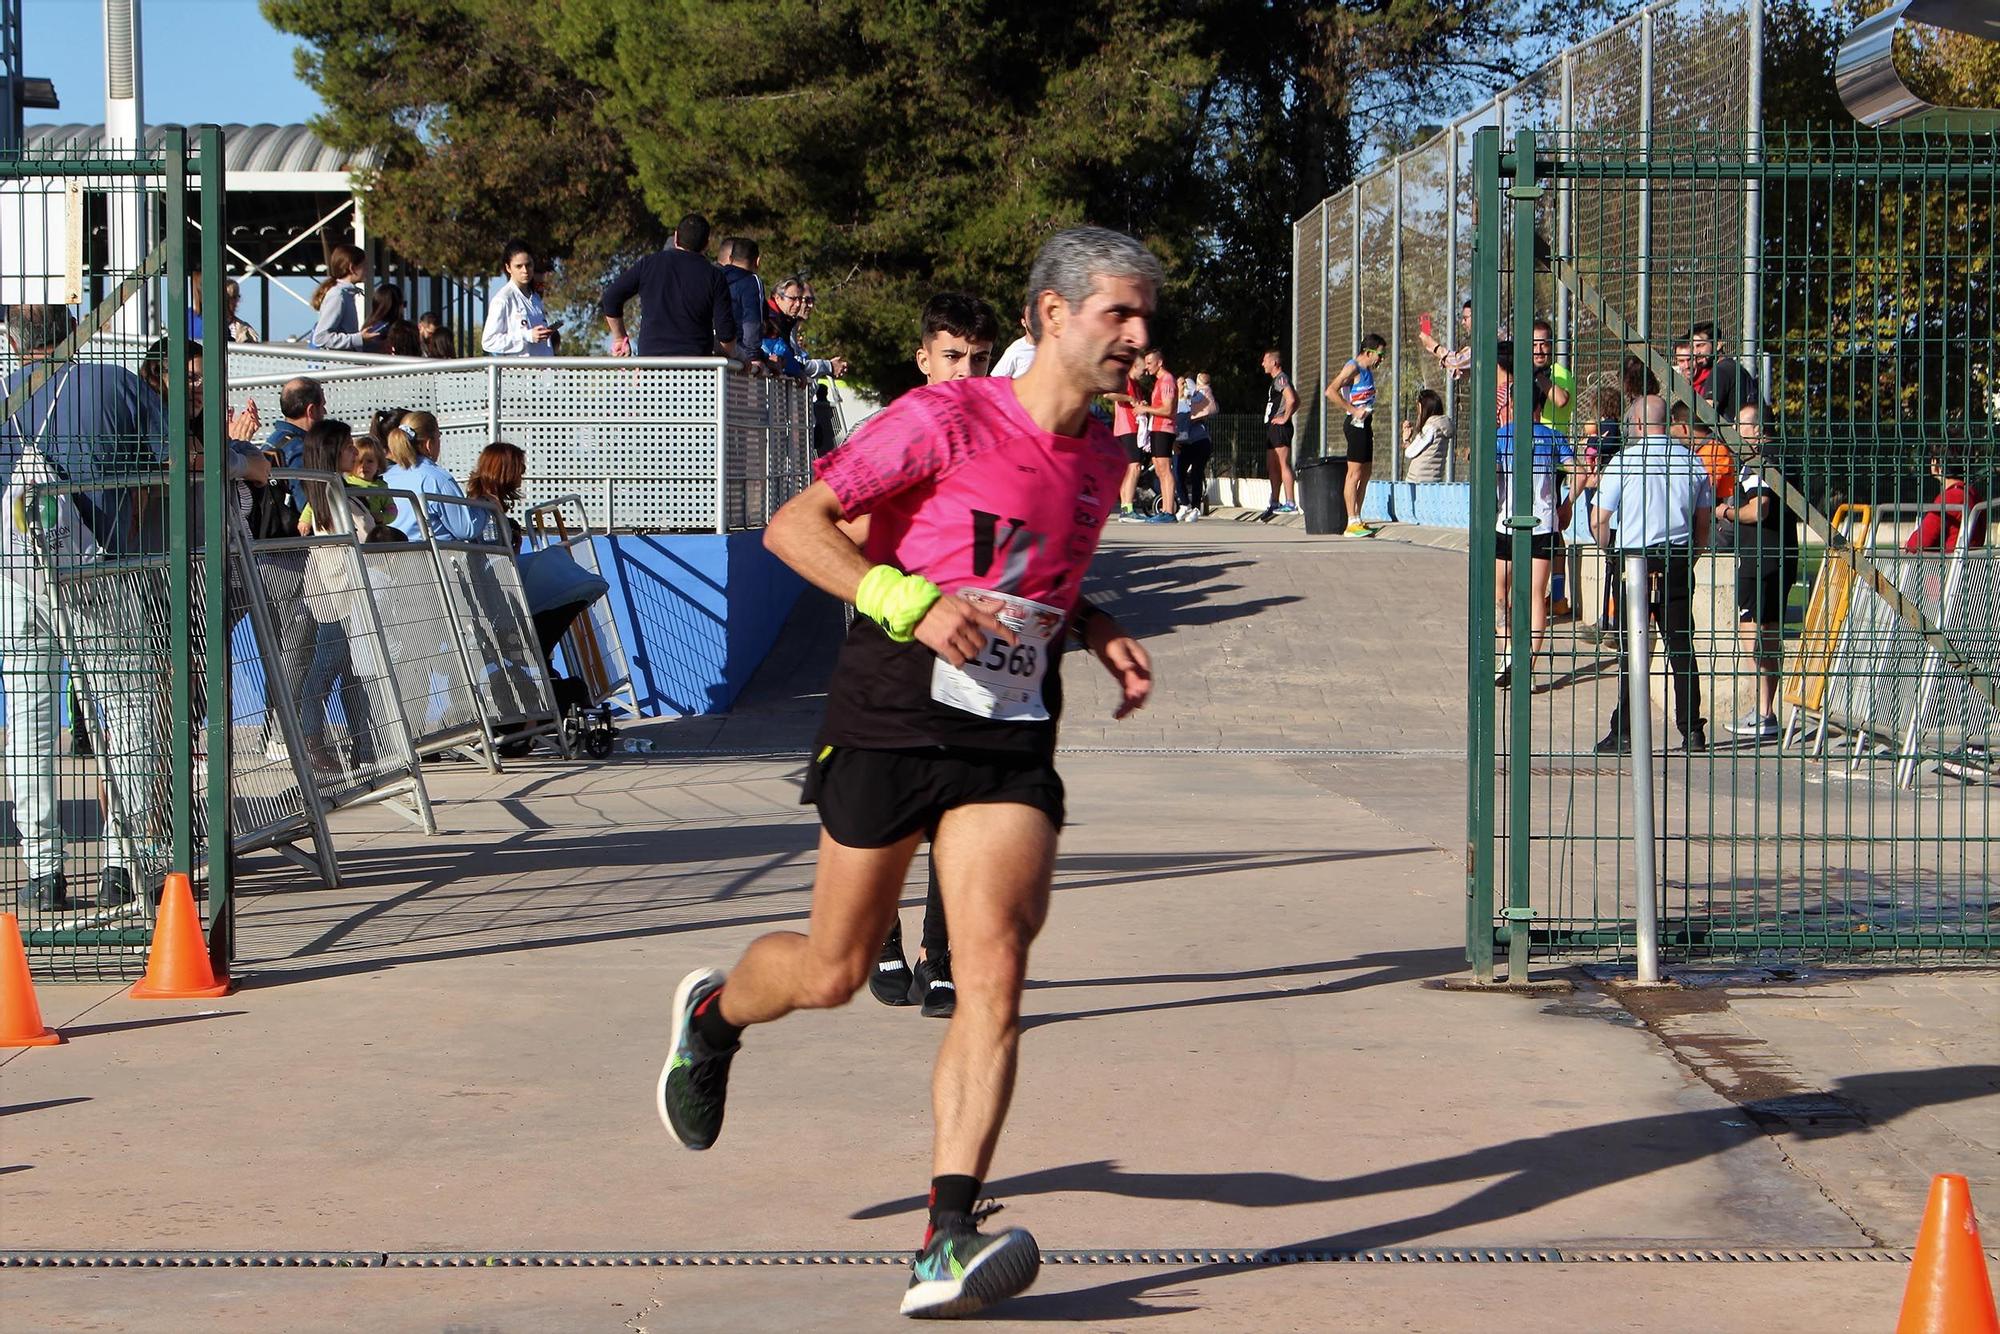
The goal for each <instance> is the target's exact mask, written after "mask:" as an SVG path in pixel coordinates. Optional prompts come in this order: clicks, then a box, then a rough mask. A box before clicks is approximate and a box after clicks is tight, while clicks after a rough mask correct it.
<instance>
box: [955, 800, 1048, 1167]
mask: <svg viewBox="0 0 2000 1334" xmlns="http://www.w3.org/2000/svg"><path fill="white" fill-rule="evenodd" d="M931 855H932V856H934V857H936V858H937V860H938V875H939V878H940V883H941V884H942V886H943V889H944V901H945V912H946V915H947V916H948V917H949V918H950V920H951V958H952V970H953V977H954V980H955V981H956V982H957V984H958V1009H957V1011H956V1012H955V1013H954V1014H953V1015H952V1018H951V1027H950V1028H948V1029H947V1030H945V1036H944V1045H943V1046H942V1047H940V1048H939V1050H938V1059H937V1069H936V1072H935V1073H934V1074H933V1076H932V1079H931V1105H932V1110H933V1114H934V1115H935V1117H936V1121H937V1126H936V1130H935V1139H934V1141H933V1148H932V1153H931V1161H932V1164H933V1166H932V1169H931V1170H932V1174H933V1175H934V1176H947V1175H964V1176H970V1177H975V1178H977V1179H979V1180H981V1181H984V1180H985V1179H986V1169H987V1168H988V1166H990V1165H991V1163H992V1161H993V1146H994V1144H995V1143H996V1142H997V1141H998V1140H999V1138H1000V1125H1001V1123H1002V1122H1003V1121H1004V1120H1005V1119H1006V1116H1007V1104H1008V1102H1009V1101H1010V1100H1011V1099H1012V1097H1013V1095H1014V1068H1015V1061H1016V1057H1017V1056H1018V1054H1019V1050H1020V1038H1021V1033H1020V1019H1021V984H1022V982H1023V980H1024V979H1025V978H1026V977H1027V970H1028V946H1029V945H1030V944H1031V943H1032V942H1033V941H1034V939H1035V935H1036V933H1038V932H1039V931H1040V930H1041V929H1042V922H1043V920H1044V919H1045V918H1046V917H1047V916H1048V909H1049V879H1050V876H1051V875H1052V874H1053V872H1054V869H1055V856H1056V831H1055V827H1054V826H1053V825H1051V824H1050V823H1049V817H1048V816H1047V815H1045V814H1043V813H1042V812H1041V811H1039V810H1037V809H1035V808H1034V807H1032V806H1023V805H1016V804H1011V803H1006V804H1001V803H996V804H990V805H978V806H961V807H959V808H957V809H956V810H953V811H949V812H947V813H946V815H945V817H944V820H943V822H942V823H941V824H940V826H939V828H938V837H937V841H936V842H935V843H934V844H933V845H932V854H931Z"/></svg>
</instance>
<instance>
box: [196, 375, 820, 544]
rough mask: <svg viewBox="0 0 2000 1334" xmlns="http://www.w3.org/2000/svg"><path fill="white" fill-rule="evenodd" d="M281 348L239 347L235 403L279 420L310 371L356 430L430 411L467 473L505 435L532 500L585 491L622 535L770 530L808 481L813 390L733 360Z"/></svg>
mask: <svg viewBox="0 0 2000 1334" xmlns="http://www.w3.org/2000/svg"><path fill="white" fill-rule="evenodd" d="M277 346H285V345H258V346H255V347H253V348H251V349H250V350H249V351H248V352H241V351H236V350H232V352H231V353H230V365H231V369H230V376H229V402H230V405H231V408H232V410H234V409H237V408H240V407H241V406H242V405H243V403H244V402H245V401H246V400H248V399H251V398H256V399H258V400H259V407H260V409H261V410H262V412H263V416H264V419H265V420H266V421H267V422H269V421H275V420H276V411H275V404H276V400H277V394H278V390H279V389H280V387H281V386H283V384H284V383H285V382H286V381H287V380H289V379H291V378H293V377H294V376H296V375H301V374H309V375H311V376H312V378H313V379H315V380H317V381H319V383H320V385H321V386H322V388H323V389H324V391H325V394H326V404H327V415H329V416H331V417H336V418H339V419H340V420H343V421H346V422H348V423H349V424H351V425H353V426H354V427H355V428H356V430H357V432H359V431H365V430H366V429H367V424H368V422H369V420H370V418H371V416H372V414H374V413H375V412H377V411H381V410H386V409H396V408H400V409H402V410H404V411H423V412H429V413H433V414H434V415H435V416H436V417H437V419H438V425H439V428H440V430H441V432H442V434H443V451H442V454H441V456H440V458H439V463H440V464H441V465H442V466H443V467H444V468H445V469H446V470H448V471H450V472H451V473H453V474H454V475H455V476H459V477H464V476H466V475H468V474H469V473H470V471H471V469H472V465H473V463H474V462H475V461H476V460H477V458H478V456H479V451H480V450H481V449H483V448H484V447H485V446H486V445H488V444H491V443H492V442H494V441H496V440H506V441H509V442H511V443H513V444H516V445H519V446H520V447H521V448H522V449H523V450H524V451H526V453H527V458H528V473H527V479H526V481H525V483H524V486H523V491H522V499H523V500H524V501H525V502H526V503H527V504H529V505H531V506H532V505H539V504H543V503H546V502H549V501H554V500H557V499H560V498H561V497H563V496H567V495H578V496H583V497H585V498H587V500H588V501H589V503H590V505H591V507H592V508H593V510H595V511H596V512H598V513H599V514H601V515H602V516H603V519H602V521H603V523H604V525H605V527H606V528H607V529H609V530H612V531H635V530H636V531H655V532H718V533H720V532H727V531H729V530H731V529H738V528H754V527H759V526H761V525H762V524H764V523H765V522H767V521H768V520H769V519H770V516H771V515H772V514H773V513H774V512H775V511H776V510H777V507H778V506H780V505H782V504H783V503H784V502H785V501H786V500H789V499H790V498H791V497H792V496H794V495H796V494H798V492H799V491H801V490H803V489H804V488H805V486H806V484H807V483H808V482H809V481H810V480H811V458H812V449H811V420H812V415H811V401H810V397H809V389H808V386H806V385H805V384H804V383H803V382H801V381H797V380H789V379H778V378H767V377H752V376H748V375H744V374H742V373H741V372H740V371H739V370H737V369H735V363H733V362H729V361H725V360H723V359H721V358H717V357H693V358H683V357H536V358H518V357H515V358H488V357H480V358H467V359H464V360H458V361H421V360H413V359H410V358H405V357H372V356H368V355H367V354H362V353H330V352H318V351H315V350H313V349H310V348H297V349H293V350H292V352H291V354H290V357H289V359H287V358H286V356H285V355H284V354H282V353H280V352H278V351H276V350H274V348H275V347H277ZM280 363H282V364H280ZM246 366H254V367H256V368H257V370H256V373H255V374H245V373H244V370H245V368H246Z"/></svg>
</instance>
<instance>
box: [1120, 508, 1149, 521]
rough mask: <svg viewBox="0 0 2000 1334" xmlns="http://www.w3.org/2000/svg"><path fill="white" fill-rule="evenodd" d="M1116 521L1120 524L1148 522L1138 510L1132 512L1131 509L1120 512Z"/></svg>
mask: <svg viewBox="0 0 2000 1334" xmlns="http://www.w3.org/2000/svg"><path fill="white" fill-rule="evenodd" d="M1116 521H1117V522H1118V523H1144V522H1145V521H1146V516H1145V515H1143V514H1141V513H1139V511H1137V510H1130V509H1126V510H1119V511H1118V514H1117V516H1116Z"/></svg>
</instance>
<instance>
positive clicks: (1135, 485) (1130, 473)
mask: <svg viewBox="0 0 2000 1334" xmlns="http://www.w3.org/2000/svg"><path fill="white" fill-rule="evenodd" d="M1138 495H1139V465H1138V464H1136V463H1128V464H1126V465H1125V480H1124V481H1123V482H1120V483H1119V484H1118V508H1119V509H1121V510H1129V509H1131V508H1132V502H1133V501H1134V500H1136V499H1137V498H1138Z"/></svg>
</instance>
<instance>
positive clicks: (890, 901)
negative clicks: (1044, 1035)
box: [657, 227, 1161, 1316]
mask: <svg viewBox="0 0 2000 1334" xmlns="http://www.w3.org/2000/svg"><path fill="white" fill-rule="evenodd" d="M1160 280H1161V271H1160V265H1159V262H1158V261H1157V260H1156V259H1154V258H1153V256H1152V255H1151V254H1149V253H1148V252H1147V251H1146V250H1145V248H1144V247H1142V246H1140V245H1139V243H1138V242H1136V241H1134V240H1132V239H1131V238H1130V237H1126V236H1121V235H1119V234H1118V233H1116V232H1109V231H1105V230H1103V229H1101V228H1095V227H1082V228H1076V229H1073V230H1070V231H1066V232H1062V233H1059V234H1057V235H1056V236H1054V237H1051V238H1050V239H1049V241H1048V242H1047V244H1045V245H1044V246H1043V247H1042V252H1041V254H1040V255H1039V256H1037V258H1036V260H1035V264H1034V268H1033V270H1032V272H1031V274H1030V278H1029V283H1028V292H1029V305H1030V321H1031V324H1032V325H1033V332H1034V334H1035V336H1036V355H1035V363H1034V365H1033V366H1032V367H1030V368H1029V370H1028V372H1027V374H1026V375H1023V376H1022V377H1021V378H1020V379H1018V380H1002V379H993V378H986V379H966V380H959V381H954V382H953V383H950V384H941V385H934V386H930V387H927V388H923V389H919V390H916V391H915V392H913V393H910V394H906V395H904V396H903V397H902V398H901V399H899V400H897V401H896V402H895V403H892V404H891V405H889V407H887V408H885V409H884V410H883V411H882V412H880V413H878V414H876V415H875V416H874V417H873V418H871V419H869V421H868V422H867V423H866V424H865V425H864V426H862V427H861V429H860V430H858V431H856V432H855V434H854V436H853V438H852V439H851V440H849V442H848V443H847V444H846V445H844V446H842V447H841V448H840V449H838V450H836V451H834V452H833V453H832V454H830V455H828V456H827V458H826V460H825V463H824V466H823V469H822V472H821V474H820V478H819V480H818V481H816V482H814V483H813V485H812V486H811V487H809V488H807V490H806V491H805V492H804V493H803V494H802V495H800V496H799V497H797V498H796V499H794V500H792V501H791V502H789V503H788V504H787V505H786V506H785V507H784V508H783V509H782V510H780V511H779V513H778V514H777V515H776V516H775V517H774V518H773V519H772V521H771V525H770V527H769V528H768V529H767V530H766V533H765V541H766V542H767V543H768V545H769V546H770V547H771V549H772V550H773V551H774V552H776V553H777V554H778V555H779V556H780V557H781V558H783V559H784V560H785V561H786V563H788V564H789V565H791V566H792V567H793V568H794V569H796V570H798V571H799V572H800V573H801V574H803V575H805V576H806V577H807V578H808V579H810V580H811V581H812V582H814V583H815V584H817V585H818V586H819V587H821V588H823V589H825V590H826V591H827V592H829V593H832V594H833V595H834V596H835V597H838V598H841V599H843V600H845V601H851V602H853V603H854V604H855V605H856V606H857V607H858V608H859V609H860V610H861V612H862V616H861V617H857V618H856V620H855V623H854V627H853V629H852V630H851V631H850V632H849V634H848V637H847V641H846V643H845V644H844V645H843V647H842V650H841V656H840V661H839V664H838V666H837V667H836V669H835V673H834V678H833V681H832V683H831V685H830V686H829V689H828V697H827V713H826V719H825V722H824V723H823V724H822V726H821V730H820V735H819V739H818V742H817V747H818V748H817V750H816V753H815V755H814V757H813V761H812V764H811V766H810V768H809V770H808V774H807V779H806V791H805V800H807V801H809V802H811V803H813V804H815V805H817V806H818V807H819V813H820V821H821V825H822V832H821V836H820V847H819V868H818V873H817V876H816V879H815V882H814V886H813V906H812V916H811V924H810V927H809V929H808V932H807V934H805V935H800V934H797V933H795V932H774V933H772V934H770V935H766V936H763V937H761V938H760V939H758V940H757V941H755V942H754V943H752V945H751V946H750V948H749V950H748V951H747V952H746V953H745V954H744V956H743V958H742V960H741V962H739V963H738V964H737V966H736V969H735V970H734V971H733V972H731V973H729V974H728V975H727V976H726V977H725V975H724V974H723V973H721V972H720V971H717V970H714V969H706V968H704V969H697V970H696V971H694V972H692V973H689V974H688V975H687V976H686V977H685V978H683V979H682V981H681V983H680V986H679V988H678V990H677V991H676V993H675V995H674V1000H673V1009H672V1012H671V1019H670V1022H671V1025H672V1033H673V1049H672V1052H671V1054H670V1056H669V1057H668V1060H667V1063H666V1066H665V1068H664V1069H663V1070H662V1071H661V1074H660V1080H659V1084H658V1086H657V1096H658V1102H659V1111H660V1116H661V1119H662V1120H663V1121H664V1122H665V1123H666V1124H667V1126H668V1128H669V1129H670V1130H671V1131H672V1132H673V1135H674V1137H675V1138H676V1139H677V1140H679V1141H680V1142H681V1143H682V1144H683V1145H685V1146H686V1147H688V1148H691V1149H706V1148H708V1147H709V1146H710V1145H712V1144H713V1143H715V1140H716V1136H717V1135H718V1134H719V1133H720V1132H721V1129H722V1120H723V1110H724V1099H725V1097H726V1094H727V1087H728V1073H729V1066H730V1062H731V1061H732V1060H733V1059H734V1057H735V1055H736V1053H737V1051H738V1049H739V1042H738V1039H739V1038H740V1036H741V1034H742V1031H743V1029H744V1028H746V1027H748V1026H749V1025H752V1024H760V1023H768V1022H770V1021H771V1020H774V1019H777V1018H780V1017H782V1016H783V1015H786V1014H788V1013H790V1012H791V1011H793V1010H798V1009H807V1008H829V1007H832V1006H837V1005H842V1004H845V1003H846V1001H847V1000H848V999H849V998H850V997H851V996H853V994H854V992H855V991H856V989H858V988H859V987H860V986H861V984H862V982H863V980H864V979H865V978H866V977H867V976H868V969H869V965H870V963H871V962H872V961H873V960H874V958H875V954H876V950H877V947H878V946H879V944H880V942H881V940H882V938H883V935H884V934H885V933H886V932H887V930H888V927H889V919H890V918H891V917H892V916H893V915H894V914H895V910H896V900H897V896H898V895H899V893H900V892H901V889H902V885H903V879H904V875H905V873H906V871H907V869H908V867H909V863H910V857H911V855H912V854H913V853H914V852H915V850H916V847H917V844H918V843H919V842H920V841H922V839H923V838H924V837H925V836H926V834H927V833H928V834H930V835H931V836H932V841H933V847H934V849H935V855H936V857H937V863H938V873H939V878H940V880H941V881H942V884H943V890H944V900H945V906H946V908H947V910H948V911H949V913H950V917H951V921H952V925H953V936H954V940H953V955H954V959H953V968H954V972H955V973H956V976H957V982H958V991H959V996H958V1011H957V1013H956V1014H954V1015H953V1016H952V1020H951V1026H950V1028H949V1029H948V1030H947V1031H946V1034H945V1039H944V1043H943V1045H942V1047H941V1048H940V1049H939V1052H938V1060H937V1068H936V1071H935V1074H934V1077H933V1082H932V1107H933V1112H934V1114H935V1120H936V1128H935V1132H934V1138H933V1152H932V1174H933V1175H932V1178H931V1191H930V1226H929V1229H928V1231H927V1232H926V1234H925V1238H924V1243H923V1248H922V1249H921V1250H920V1251H919V1252H918V1254H917V1256H916V1259H915V1262H914V1265H913V1269H914V1272H913V1274H912V1275H911V1279H910V1285H909V1289H908V1291H907V1292H906V1293H905V1294H904V1297H903V1304H902V1310H903V1312H904V1314H906V1315H918V1316H950V1315H965V1314H969V1313H971V1312H973V1311H976V1310H980V1309H983V1308H984V1307H986V1306H988V1305H990V1304H992V1303H993V1302H995V1301H999V1300H1001V1299H1002V1298H1005V1297H1008V1296H1011V1295H1013V1294H1014V1293H1017V1292H1019V1291H1021V1290H1022V1289H1023V1288H1025V1287H1027V1286H1028V1284H1029V1283H1031V1282H1033V1281H1034V1277H1035V1274H1036V1272H1037V1271H1038V1269H1039V1268H1040V1263H1041V1260H1040V1251H1039V1249H1038V1248H1037V1246H1036V1244H1035V1240H1034V1238H1033V1237H1031V1236H1029V1235H1028V1233H1027V1232H1025V1231H1023V1230H1021V1229H1019V1228H1011V1229H1008V1230H1006V1231H1004V1232H1000V1233H996V1234H991V1235H988V1234H983V1233H981V1232H979V1231H978V1223H979V1222H980V1220H981V1219H983V1218H984V1217H986V1215H987V1213H988V1212H989V1211H986V1210H980V1211H978V1212H976V1213H975V1211H974V1205H975V1203H976V1201H977V1199H978V1195H979V1188H980V1184H981V1182H982V1181H983V1180H984V1179H985V1177H986V1174H987V1170H988V1168H989V1167H990V1165H991V1163H992V1158H993V1149H994V1145H995V1144H996V1142H997V1141H998V1139H999V1135H1000V1126H1001V1122H1002V1121H1003V1120H1004V1118H1005V1116H1006V1112H1007V1104H1008V1101H1009V1099H1010V1098H1011V1096H1012V1093H1013V1086H1014V1071H1015V1063H1016V1058H1017V1055H1018V1047H1019V1030H1020V1003H1021V985H1022V979H1023V977H1024V976H1025V973H1026V968H1027V959H1028V948H1029V945H1030V943H1031V942H1032V941H1033V940H1034V937H1035V934H1036V932H1037V931H1039V930H1040V928H1041V924H1042V921H1043V918H1044V917H1045V915H1046V913H1047V910H1048V897H1049V883H1050V879H1051V876H1052V873H1053V870H1054V865H1055V853H1056V832H1057V830H1058V829H1059V828H1060V827H1061V825H1062V822H1063V810H1064V807H1063V785H1062V780H1061V779H1060V778H1059V777H1057V775H1056V772H1055V768H1054V764H1053V757H1054V749H1055V733H1056V726H1057V721H1058V719H1059V718H1060V716H1061V711H1062V686H1061V675H1060V650H1061V648H1062V636H1063V634H1064V633H1065V631H1070V632H1074V633H1077V634H1078V635H1079V636H1080V637H1081V638H1082V639H1083V641H1084V643H1085V644H1086V645H1087V646H1088V647H1089V648H1090V650H1091V651H1092V652H1093V653H1094V654H1095V655H1096V656H1097V657H1098V659H1099V660H1100V661H1101V662H1103V663H1104V665H1105V667H1106V669H1107V670H1109V671H1110V672H1111V674H1112V676H1113V677H1114V679H1116V680H1117V681H1118V683H1119V686H1120V690H1121V692H1122V695H1123V699H1122V702H1121V703H1120V704H1119V706H1118V709H1117V715H1118V716H1120V717H1122V716H1124V715H1126V714H1128V713H1130V712H1131V711H1132V710H1133V709H1136V708H1138V707H1140V706H1141V705H1143V704H1144V703H1145V702H1146V697H1147V695H1148V694H1149V693H1150V691H1151V689H1152V679H1151V667H1150V664H1149V662H1148V659H1147V657H1146V653H1145V650H1144V649H1142V648H1141V647H1140V646H1139V644H1138V643H1137V642H1136V641H1135V640H1133V639H1132V638H1131V637H1130V636H1129V635H1127V634H1125V633H1124V632H1123V631H1122V630H1121V629H1119V628H1118V626H1117V624H1116V623H1115V622H1114V621H1113V620H1112V619H1111V618H1110V617H1109V616H1106V615H1104V614H1103V613H1101V612H1098V611H1096V610H1095V609H1094V608H1091V607H1090V606H1089V605H1088V604H1087V603H1084V602H1083V601H1082V600H1081V599H1080V597H1079V590H1080V587H1081V584H1082V581H1083V576H1084V572H1085V569H1086V567H1087V566H1088V564H1089V561H1090V558H1091V556H1092V555H1093V554H1094V553H1095V551H1096V549H1097V542H1098V538H1099V536H1100V534H1101V530H1102V527H1103V524H1104V522H1105V520H1106V518H1107V517H1109V514H1110V509H1111V505H1112V501H1113V496H1114V493H1115V490H1116V487H1117V485H1118V479H1119V474H1120V471H1121V460H1120V456H1119V454H1118V452H1117V447H1116V446H1115V445H1114V444H1113V443H1112V441H1111V439H1110V438H1109V437H1108V436H1107V434H1106V433H1105V431H1104V430H1103V428H1102V427H1101V426H1099V425H1096V424H1094V423H1093V421H1092V419H1091V417H1090V415H1089V408H1090V403H1091V400H1092V399H1093V398H1095V397H1097V396H1099V395H1102V394H1106V393H1110V392H1113V391H1115V390H1117V389H1119V388H1120V387H1121V386H1122V385H1123V384H1124V382H1125V379H1126V377H1127V376H1128V375H1129V373H1130V371H1131V367H1132V363H1133V361H1134V359H1135V358H1136V357H1137V355H1138V352H1139V349H1140V348H1141V347H1143V346H1145V342H1146V324H1147V320H1148V319H1149V317H1150V316H1151V314H1152V311H1153V303H1154V300H1155V297H1156V294H1157V293H1158V291H1159V286H1160ZM862 514H868V515H869V516H870V520H871V522H870V529H869V533H868V542H867V548H866V551H865V553H864V552H863V551H861V550H857V549H856V547H855V545H854V543H853V542H852V541H850V540H849V539H848V538H847V537H846V536H845V535H843V534H842V533H841V531H840V529H839V528H838V527H837V526H836V525H837V524H838V523H839V522H840V521H841V520H843V519H852V518H854V517H856V516H858V515H862ZM832 1073H833V1071H832V1070H829V1071H828V1074H829V1075H831V1074H832Z"/></svg>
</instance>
